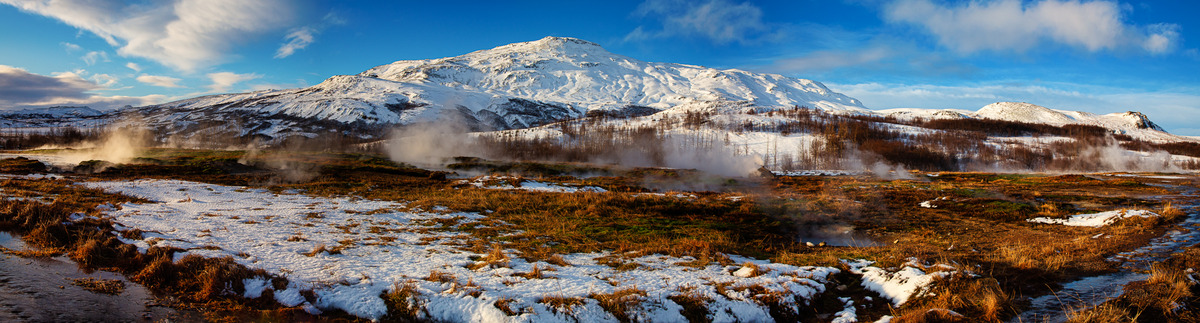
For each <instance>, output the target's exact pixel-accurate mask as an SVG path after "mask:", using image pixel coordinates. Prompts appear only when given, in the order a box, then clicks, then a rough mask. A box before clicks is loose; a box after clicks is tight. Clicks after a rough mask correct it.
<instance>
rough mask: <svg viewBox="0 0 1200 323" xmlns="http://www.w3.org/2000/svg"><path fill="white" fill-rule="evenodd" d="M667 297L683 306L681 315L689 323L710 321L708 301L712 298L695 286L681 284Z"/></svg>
mask: <svg viewBox="0 0 1200 323" xmlns="http://www.w3.org/2000/svg"><path fill="white" fill-rule="evenodd" d="M667 299H670V300H671V301H672V302H675V304H679V306H680V307H683V311H682V314H683V317H684V318H687V320H688V322H689V323H699V322H708V321H710V319H709V317H708V315H709V310H708V303H709V302H711V301H712V300H711V299H709V298H708V297H707V296H705V295H704V294H703V293H700V291H699V290H698V289H697V288H696V287H695V286H681V287H679V288H678V289H677V290H676V293H675V294H673V295H671V296H668V297H667Z"/></svg>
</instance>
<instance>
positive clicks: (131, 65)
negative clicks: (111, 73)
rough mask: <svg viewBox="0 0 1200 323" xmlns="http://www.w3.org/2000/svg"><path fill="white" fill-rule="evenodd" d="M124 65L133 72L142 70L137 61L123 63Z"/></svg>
mask: <svg viewBox="0 0 1200 323" xmlns="http://www.w3.org/2000/svg"><path fill="white" fill-rule="evenodd" d="M125 67H128V68H129V69H131V70H133V71H134V72H141V71H142V67H141V66H139V65H138V64H137V63H134V62H129V63H125Z"/></svg>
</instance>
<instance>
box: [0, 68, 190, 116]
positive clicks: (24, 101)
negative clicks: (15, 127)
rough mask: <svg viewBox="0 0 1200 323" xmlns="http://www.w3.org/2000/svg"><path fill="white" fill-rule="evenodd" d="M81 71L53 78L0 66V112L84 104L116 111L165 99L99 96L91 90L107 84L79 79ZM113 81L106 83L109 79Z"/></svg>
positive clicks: (103, 78)
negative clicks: (126, 106) (116, 109)
mask: <svg viewBox="0 0 1200 323" xmlns="http://www.w3.org/2000/svg"><path fill="white" fill-rule="evenodd" d="M85 73H86V72H83V71H75V72H63V73H55V74H54V75H52V76H45V75H38V74H33V73H30V72H28V71H26V70H24V69H21V68H16V67H12V66H6V65H0V109H23V108H35V107H48V106H56V105H86V106H91V107H93V108H98V109H107V108H116V107H121V106H125V105H146V104H153V103H158V102H160V101H162V100H163V99H165V98H166V97H165V96H162V95H148V96H142V97H133V96H100V95H96V94H93V93H91V92H92V91H98V90H103V89H104V88H105V86H107V85H106V84H97V83H96V82H93V81H88V80H86V79H84V78H83V76H81V74H85ZM92 78H93V79H94V80H97V81H98V82H103V83H109V85H111V83H113V82H115V78H112V77H111V76H109V75H106V74H96V75H93V77H92ZM110 79H111V80H113V81H112V82H109V81H108V80H110Z"/></svg>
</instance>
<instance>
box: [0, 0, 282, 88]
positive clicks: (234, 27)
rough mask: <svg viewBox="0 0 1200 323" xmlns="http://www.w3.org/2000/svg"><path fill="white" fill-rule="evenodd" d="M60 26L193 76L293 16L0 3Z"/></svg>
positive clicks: (97, 0)
mask: <svg viewBox="0 0 1200 323" xmlns="http://www.w3.org/2000/svg"><path fill="white" fill-rule="evenodd" d="M0 3H4V4H9V5H13V6H15V7H17V8H20V9H21V10H24V11H27V12H32V13H36V14H40V15H43V16H47V17H51V18H55V19H58V20H61V21H63V22H65V23H67V24H69V25H71V26H75V27H77V28H80V29H81V30H87V31H89V32H91V33H93V34H96V35H97V36H99V37H100V38H103V39H104V40H105V41H107V42H108V43H109V44H110V45H112V46H118V47H119V49H118V51H117V53H118V54H121V55H123V56H136V57H144V58H147V59H150V60H154V61H156V62H159V63H162V64H164V65H167V66H170V67H173V68H176V69H179V70H184V71H194V70H196V69H198V68H200V67H203V66H208V65H211V64H214V63H218V62H220V61H221V60H223V59H224V58H225V56H226V54H227V51H229V50H231V49H232V48H233V46H234V45H235V44H237V43H239V42H242V41H244V40H246V39H247V38H249V37H251V36H253V35H257V34H260V33H263V32H266V31H270V30H275V29H278V28H281V27H283V26H284V25H285V24H286V23H288V22H289V21H290V20H291V19H292V16H293V15H294V12H293V9H292V3H291V2H288V1H283V0H163V1H149V2H137V3H132V4H131V3H126V2H124V1H118V0H0Z"/></svg>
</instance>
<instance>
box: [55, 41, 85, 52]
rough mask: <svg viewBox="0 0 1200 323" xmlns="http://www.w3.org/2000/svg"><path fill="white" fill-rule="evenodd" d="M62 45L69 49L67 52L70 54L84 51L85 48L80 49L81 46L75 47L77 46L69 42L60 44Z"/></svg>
mask: <svg viewBox="0 0 1200 323" xmlns="http://www.w3.org/2000/svg"><path fill="white" fill-rule="evenodd" d="M60 44H62V46H63V48H66V49H67V52H68V53H70V52H74V51H79V50H83V47H79V45H75V44H72V43H68V42H62V43H60Z"/></svg>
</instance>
